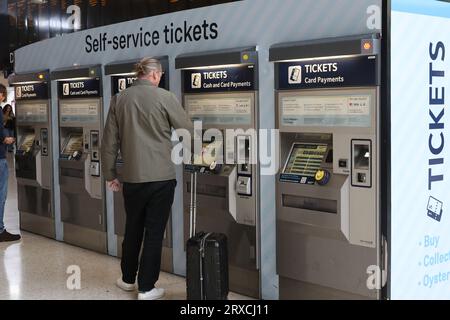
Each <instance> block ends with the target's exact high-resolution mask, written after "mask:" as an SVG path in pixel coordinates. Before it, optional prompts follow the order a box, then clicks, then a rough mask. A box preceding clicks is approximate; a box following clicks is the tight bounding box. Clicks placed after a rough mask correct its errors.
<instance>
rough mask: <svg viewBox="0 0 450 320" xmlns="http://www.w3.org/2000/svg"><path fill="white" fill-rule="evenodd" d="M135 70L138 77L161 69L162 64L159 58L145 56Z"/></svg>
mask: <svg viewBox="0 0 450 320" xmlns="http://www.w3.org/2000/svg"><path fill="white" fill-rule="evenodd" d="M134 71H135V72H136V76H137V77H138V78H141V77H146V76H148V75H149V74H150V73H151V72H152V71H161V72H162V66H161V62H159V60H158V59H154V58H144V59H142V60H141V61H139V62H138V63H136V65H135V67H134Z"/></svg>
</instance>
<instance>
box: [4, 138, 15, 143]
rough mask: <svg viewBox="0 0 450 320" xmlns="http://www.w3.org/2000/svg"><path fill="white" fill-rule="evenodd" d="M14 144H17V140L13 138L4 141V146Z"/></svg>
mask: <svg viewBox="0 0 450 320" xmlns="http://www.w3.org/2000/svg"><path fill="white" fill-rule="evenodd" d="M14 142H16V139H14V138H13V137H6V138H5V139H4V140H3V143H4V144H13V143H14Z"/></svg>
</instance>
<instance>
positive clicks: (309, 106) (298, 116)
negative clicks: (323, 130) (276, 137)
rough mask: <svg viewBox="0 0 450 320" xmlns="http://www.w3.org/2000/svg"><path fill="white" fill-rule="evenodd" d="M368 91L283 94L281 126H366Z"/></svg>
mask: <svg viewBox="0 0 450 320" xmlns="http://www.w3.org/2000/svg"><path fill="white" fill-rule="evenodd" d="M370 105H371V97H370V95H335V96H312V95H283V96H282V97H281V110H280V112H281V115H280V116H281V120H282V124H283V125H285V126H346V127H370V124H371V112H370Z"/></svg>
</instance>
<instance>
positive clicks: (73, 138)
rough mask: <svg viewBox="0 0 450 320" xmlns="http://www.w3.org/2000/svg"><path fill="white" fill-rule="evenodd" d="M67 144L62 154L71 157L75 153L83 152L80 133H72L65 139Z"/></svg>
mask: <svg viewBox="0 0 450 320" xmlns="http://www.w3.org/2000/svg"><path fill="white" fill-rule="evenodd" d="M66 141H67V143H66V145H65V147H64V149H63V154H65V155H68V156H71V155H73V154H74V153H75V151H82V150H83V135H82V134H81V133H74V134H71V135H70V136H69V138H67V140H66Z"/></svg>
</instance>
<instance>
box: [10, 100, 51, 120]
mask: <svg viewBox="0 0 450 320" xmlns="http://www.w3.org/2000/svg"><path fill="white" fill-rule="evenodd" d="M16 113H17V120H18V121H19V122H46V121H47V105H46V104H43V103H41V104H28V103H27V104H17V105H16Z"/></svg>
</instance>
